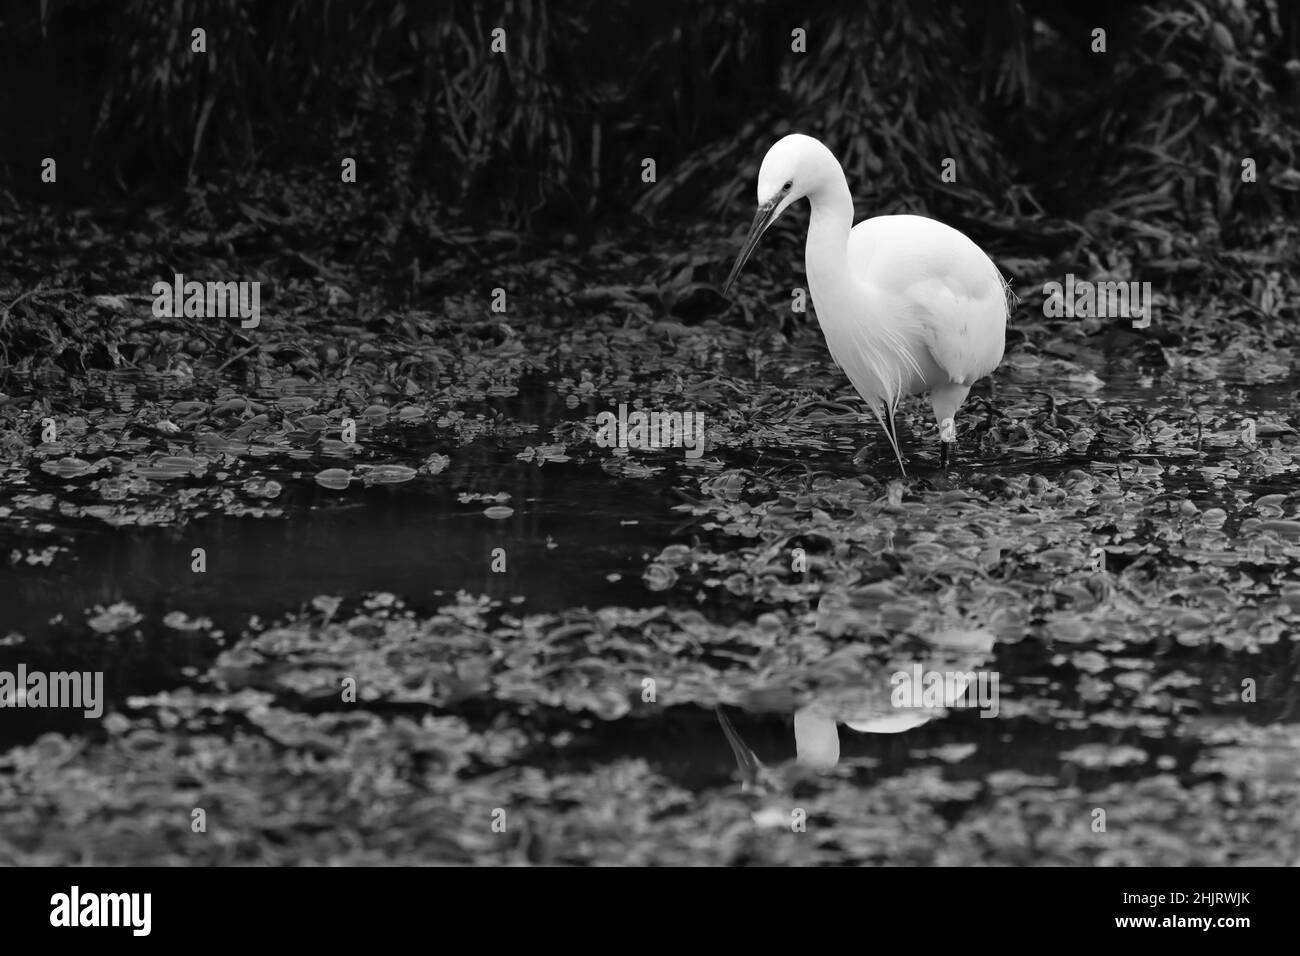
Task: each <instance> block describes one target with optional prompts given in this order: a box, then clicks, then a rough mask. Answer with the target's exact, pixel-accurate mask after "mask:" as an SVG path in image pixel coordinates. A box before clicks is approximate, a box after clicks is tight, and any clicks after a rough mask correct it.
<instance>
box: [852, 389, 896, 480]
mask: <svg viewBox="0 0 1300 956" xmlns="http://www.w3.org/2000/svg"><path fill="white" fill-rule="evenodd" d="M884 412H885V413H882V411H881V409H879V408H877V407H876V406H874V405H873V406H872V407H871V413H872V414H873V415H875V416H876V421H878V422H880V427H881V428H883V429H884V431H885V437H886V438H888V439H889V444H890V447H891V448H893V449H894V457H895V458H896V459H898V470H899V471H901V472H902V473H903V477H904V478H906V477H907V468H906V467H904V462H903V453H902V452H901V451H899V450H898V432H897V429H896V426H895V425H894V409H893V407H892V406H891V407H890V408H887V409H885V410H884ZM860 454H861V453H860V452H859V455H860ZM856 458H857V456H855V460H856Z"/></svg>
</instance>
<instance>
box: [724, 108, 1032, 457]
mask: <svg viewBox="0 0 1300 956" xmlns="http://www.w3.org/2000/svg"><path fill="white" fill-rule="evenodd" d="M805 197H807V199H808V202H809V205H810V206H811V207H812V216H811V219H810V221H809V223H808V242H807V246H806V249H805V262H806V266H807V271H808V285H809V292H810V293H811V295H812V300H813V307H814V309H815V310H816V312H817V321H818V323H819V324H820V325H821V328H822V333H823V334H824V335H825V336H826V344H827V346H828V347H829V348H830V352H831V356H832V357H833V358H834V359H835V361H836V363H837V364H838V365H839V366H840V368H842V369H843V370H844V373H845V374H846V375H847V376H848V377H849V381H851V382H852V383H853V387H854V388H855V389H857V391H858V394H859V395H861V396H862V398H863V400H864V401H865V402H866V403H867V405H868V407H870V409H871V411H872V413H873V414H874V415H875V416H876V419H877V421H879V422H880V424H881V427H883V428H884V429H885V434H886V435H887V436H888V437H889V441H890V444H891V446H892V447H893V449H894V454H895V456H896V457H897V458H898V465H899V468H902V467H903V457H902V454H901V453H900V452H899V449H898V442H897V439H896V435H895V434H894V430H893V427H892V423H893V415H894V412H895V411H896V409H897V407H898V403H899V402H900V401H901V400H902V398H903V396H905V395H913V394H917V393H919V392H926V391H928V392H929V393H930V402H931V405H932V407H933V409H934V416H935V420H936V421H937V422H938V423H939V437H940V440H941V441H942V442H943V452H944V454H943V459H944V462H945V463H946V462H947V457H948V454H947V453H948V445H949V444H950V443H953V442H955V441H956V431H955V427H954V424H953V419H954V417H955V416H956V414H957V409H958V408H960V407H961V404H962V402H964V401H965V400H966V396H967V394H968V393H969V392H970V387H971V386H972V385H973V384H974V383H975V382H976V381H977V380H979V379H981V378H983V377H984V376H986V375H989V374H991V373H992V372H993V370H994V369H996V368H997V367H998V363H999V362H1001V361H1002V353H1003V348H1004V346H1005V342H1006V327H1007V312H1008V308H1007V306H1008V302H1007V287H1006V283H1005V282H1004V281H1003V279H1002V275H1001V273H999V272H998V269H997V266H995V265H994V264H993V261H992V260H991V259H990V258H989V257H988V256H987V255H985V253H984V251H983V250H982V249H980V247H979V246H977V245H975V243H974V242H972V241H971V240H970V239H968V238H967V237H966V236H965V235H963V234H962V233H960V232H958V231H957V230H956V229H953V228H952V227H951V226H946V225H944V224H943V223H941V222H938V221H936V220H934V219H927V218H925V217H924V216H877V217H875V218H873V219H867V220H865V221H863V222H860V223H858V225H856V226H853V198H852V196H851V195H850V194H849V187H848V183H847V182H846V181H845V179H844V170H843V169H842V168H841V167H840V164H839V161H838V160H836V158H835V156H834V154H832V153H831V151H830V150H829V149H827V148H826V146H825V145H824V144H822V143H821V142H820V141H819V140H816V139H813V138H812V137H811V136H803V135H801V134H798V133H795V134H792V135H790V136H786V137H785V138H783V139H781V140H780V141H778V142H777V143H776V144H775V145H773V146H772V148H771V149H769V150H768V152H767V156H766V157H764V159H763V165H762V168H761V169H760V171H759V175H758V214H757V215H756V216H755V218H754V224H753V226H751V228H750V232H749V236H748V237H747V238H746V241H745V245H744V247H743V248H742V249H741V252H740V255H739V256H738V257H737V258H736V264H735V266H734V267H733V268H732V270H731V276H730V277H729V278H728V279H727V289H729V288H730V287H731V284H732V282H734V281H735V278H736V276H737V275H738V274H739V273H740V270H741V269H742V268H743V267H744V265H745V262H746V261H747V260H748V258H749V256H750V254H751V253H752V252H753V250H754V247H755V246H756V245H757V244H758V240H759V238H760V237H761V236H762V234H763V232H764V231H766V229H767V228H768V227H769V226H770V225H771V224H772V223H773V222H775V221H776V219H777V217H778V216H780V215H781V213H782V212H784V211H785V209H786V207H787V206H789V205H790V204H791V203H793V202H796V201H798V200H799V199H802V198H805ZM724 292H725V290H724ZM886 415H887V416H888V418H886V417H885V416H886ZM887 423H888V424H887Z"/></svg>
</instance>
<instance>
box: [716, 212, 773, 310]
mask: <svg viewBox="0 0 1300 956" xmlns="http://www.w3.org/2000/svg"><path fill="white" fill-rule="evenodd" d="M775 218H776V200H775V199H774V200H772V201H771V202H767V203H763V205H761V206H759V207H758V212H757V213H756V214H755V215H754V224H753V225H752V226H750V227H749V235H747V236H746V237H745V244H744V245H743V246H741V247H740V255H738V256H736V264H735V265H734V266H732V267H731V275H729V276H727V284H726V285H724V286H723V287H722V294H723V296H724V297H725V296H726V294H727V293H728V292H730V291H731V284H732V283H733V282H735V281H736V276H738V275H740V270H741V269H743V268H745V263H746V262H748V261H749V257H750V256H752V255H753V254H754V248H755V247H756V246H757V245H758V240H760V239H762V238H763V233H764V232H766V231H767V227H768V226H770V225H772V220H773V219H775Z"/></svg>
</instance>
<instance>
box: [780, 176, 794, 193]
mask: <svg viewBox="0 0 1300 956" xmlns="http://www.w3.org/2000/svg"><path fill="white" fill-rule="evenodd" d="M793 186H794V180H793V179H787V180H786V181H785V186H783V187H782V188H783V189H785V191H786V192H789V191H790V189H791V187H793Z"/></svg>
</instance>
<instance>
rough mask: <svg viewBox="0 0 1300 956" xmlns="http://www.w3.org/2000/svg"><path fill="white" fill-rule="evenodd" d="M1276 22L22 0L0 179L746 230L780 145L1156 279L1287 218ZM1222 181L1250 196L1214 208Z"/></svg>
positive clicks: (1289, 16)
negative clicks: (1191, 242) (247, 180)
mask: <svg viewBox="0 0 1300 956" xmlns="http://www.w3.org/2000/svg"><path fill="white" fill-rule="evenodd" d="M1297 17H1298V15H1297V12H1296V8H1295V6H1294V5H1292V4H1279V3H1277V2H1276V0H1251V2H1245V0H1205V2H1195V0H1192V2H1171V3H1141V4H1137V3H1100V4H1099V3H1095V2H1086V3H1059V2H1041V0H995V2H990V3H985V2H962V3H955V4H953V3H939V2H927V0H882V2H876V3H868V4H857V3H806V2H802V0H801V2H773V3H757V2H741V3H732V4H723V3H713V4H699V3H693V2H689V0H662V2H657V3H654V4H645V3H640V2H634V0H614V2H608V0H576V2H566V3H558V2H550V0H509V2H505V3H501V4H492V5H483V4H478V3H472V2H450V3H438V4H418V3H416V4H400V3H399V4H386V3H317V2H308V0H296V2H288V3H276V4H248V3H240V2H235V0H178V2H175V3H157V2H153V0H131V2H127V3H123V4H100V3H94V2H87V0H47V2H42V3H40V4H37V3H28V4H22V5H17V4H15V5H13V6H12V7H11V8H10V10H9V12H8V13H7V14H5V15H4V22H3V27H2V29H0V63H2V64H3V67H0V69H3V72H4V81H3V87H4V89H5V90H6V91H7V96H6V97H5V100H4V103H3V107H0V109H2V112H0V123H2V124H3V128H4V129H6V130H7V131H9V133H8V135H6V136H5V137H4V142H3V146H0V149H2V150H3V159H2V163H3V168H2V170H0V172H2V173H3V176H4V179H5V181H6V183H7V184H8V187H9V188H10V189H11V190H13V191H15V192H17V193H20V194H39V190H40V188H41V184H40V182H39V179H38V178H37V177H36V176H35V175H33V174H32V172H31V171H32V170H34V169H38V168H39V162H40V159H41V158H42V157H43V156H47V155H48V156H56V157H59V158H60V159H61V167H62V168H63V169H65V170H67V173H65V174H64V177H65V178H64V180H63V181H64V182H66V183H67V185H68V187H69V188H68V190H67V194H68V195H73V196H76V197H77V198H79V199H81V200H82V201H86V200H90V199H92V198H93V197H105V196H106V195H107V194H110V193H111V192H113V191H121V192H124V193H128V194H131V195H136V194H140V193H149V192H154V191H165V190H166V189H168V188H169V187H178V186H183V185H185V184H187V183H191V184H192V183H195V182H202V181H207V180H211V179H213V178H219V177H223V176H226V175H228V174H234V175H240V174H249V173H252V172H254V171H275V172H276V173H277V174H278V175H282V176H285V177H287V176H289V175H291V174H290V172H289V171H290V170H294V172H293V173H292V175H294V176H296V177H299V178H302V177H311V176H320V177H322V179H323V180H325V181H335V182H336V181H337V178H338V165H339V160H340V157H342V156H345V155H353V156H356V157H357V159H358V161H359V163H360V169H361V176H362V179H363V180H368V181H369V182H371V183H383V184H385V188H386V189H388V190H391V195H392V199H393V200H394V202H395V203H400V204H402V205H405V206H408V207H410V208H413V209H414V208H416V207H417V206H418V205H419V199H420V198H422V197H426V196H427V197H428V198H429V199H431V200H432V201H434V202H435V203H436V204H437V205H438V206H439V207H440V208H442V209H445V210H452V211H456V212H460V213H464V214H465V215H467V216H472V217H475V218H474V221H475V222H489V221H490V222H492V223H496V224H501V225H504V226H512V227H518V226H526V227H530V228H535V229H545V228H547V227H549V226H556V225H560V226H569V225H571V224H574V223H585V224H590V223H593V222H594V223H600V222H612V221H614V220H615V219H616V218H617V217H623V216H625V215H626V214H628V213H630V212H635V213H636V214H638V215H641V216H645V217H649V218H652V219H655V220H658V221H673V220H675V219H680V218H683V217H698V216H699V215H700V214H701V211H702V210H703V211H706V212H708V213H709V214H720V213H721V212H722V211H723V210H724V209H729V208H731V207H732V205H733V202H734V201H735V200H737V199H740V200H742V203H741V204H742V205H746V204H747V203H748V199H749V193H750V191H751V189H752V182H753V173H754V171H755V167H756V165H757V162H758V160H759V159H760V158H761V155H762V152H763V150H764V149H765V148H766V146H767V145H768V143H770V142H771V140H772V139H773V137H775V136H777V135H779V134H780V133H783V132H785V131H787V130H802V131H806V132H809V133H812V134H814V135H817V136H820V137H823V138H824V139H826V140H827V141H828V143H830V144H831V145H832V147H833V148H834V149H835V150H836V151H837V153H838V155H839V156H840V158H841V160H842V161H843V163H844V165H845V168H846V172H847V173H848V175H849V179H850V182H851V183H852V184H853V186H854V192H855V195H857V196H858V198H859V201H860V202H870V203H871V204H872V206H873V208H875V209H877V210H880V211H890V210H901V209H926V210H928V211H929V212H931V213H932V214H934V215H937V216H940V217H948V218H952V219H955V220H959V221H962V222H965V223H967V224H973V225H974V226H977V227H978V228H979V229H981V230H998V229H1006V230H1014V229H1017V228H1022V226H1023V223H1024V221H1026V220H1031V219H1035V218H1051V219H1053V220H1055V221H1057V222H1058V223H1060V222H1066V223H1075V224H1077V227H1081V228H1082V229H1083V231H1084V232H1086V233H1088V234H1091V235H1094V236H1099V235H1104V234H1106V233H1109V232H1113V231H1116V230H1119V231H1124V232H1126V233H1128V234H1130V235H1132V236H1140V237H1142V238H1145V239H1147V240H1151V241H1153V242H1154V243H1156V245H1157V246H1160V247H1161V248H1162V251H1164V252H1165V253H1166V254H1168V253H1170V252H1172V251H1173V250H1172V244H1173V243H1174V241H1175V234H1176V233H1177V232H1178V231H1179V227H1184V228H1188V229H1193V230H1199V229H1205V228H1211V229H1215V230H1226V231H1232V230H1235V229H1237V228H1239V227H1240V226H1241V224H1242V223H1243V222H1249V221H1252V220H1258V219H1259V218H1261V217H1270V216H1276V215H1284V214H1285V215H1288V216H1291V217H1294V214H1295V212H1296V208H1297V206H1296V195H1297V190H1300V172H1297V171H1296V165H1297V157H1296V151H1297V142H1298V134H1297V124H1296V121H1295V120H1296V113H1297V105H1298V104H1300V51H1298V50H1297V35H1298V31H1297ZM195 26H202V27H204V28H205V29H206V30H207V44H208V53H207V54H206V55H195V54H192V53H191V51H190V42H189V38H190V30H191V29H192V28H193V27H195ZM496 26H502V27H504V28H505V29H506V31H507V37H508V53H507V54H506V55H504V56H502V55H498V54H494V53H492V52H491V51H490V45H491V37H490V34H491V31H492V29H493V28H494V27H496ZM797 26H798V27H804V28H806V29H807V31H808V50H809V52H808V53H806V54H798V53H793V52H791V49H790V31H791V29H792V28H794V27H797ZM1098 26H1100V27H1104V28H1105V29H1106V30H1107V45H1108V46H1107V50H1108V52H1107V53H1105V54H1094V53H1092V52H1091V51H1090V37H1089V32H1090V30H1091V29H1092V28H1093V27H1098ZM15 132H17V133H18V135H14V133H15ZM947 156H952V157H955V158H956V159H957V160H958V170H959V179H958V182H957V183H955V184H944V183H942V182H940V181H939V176H938V168H939V163H940V161H941V159H942V158H943V157H947ZM1244 156H1250V157H1252V158H1254V159H1255V160H1256V161H1257V163H1258V166H1259V170H1260V179H1261V181H1262V182H1265V183H1267V184H1269V188H1245V187H1243V184H1241V182H1240V176H1239V175H1238V173H1239V171H1240V161H1241V158H1242V157H1244ZM643 157H653V158H655V160H656V162H657V164H658V169H659V173H660V181H659V182H658V183H657V184H656V185H655V186H654V188H648V187H646V186H645V185H644V184H643V183H642V182H641V180H640V170H641V166H640V161H641V159H642V158H643ZM73 169H75V170H76V172H75V175H73V174H72V170H73ZM1077 227H1074V226H1064V227H1063V226H1060V225H1056V226H1053V227H1044V232H1045V233H1047V234H1048V235H1054V236H1056V237H1057V238H1058V240H1059V241H1061V242H1071V241H1073V240H1074V239H1075V238H1077V237H1078V235H1079V228H1077Z"/></svg>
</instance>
